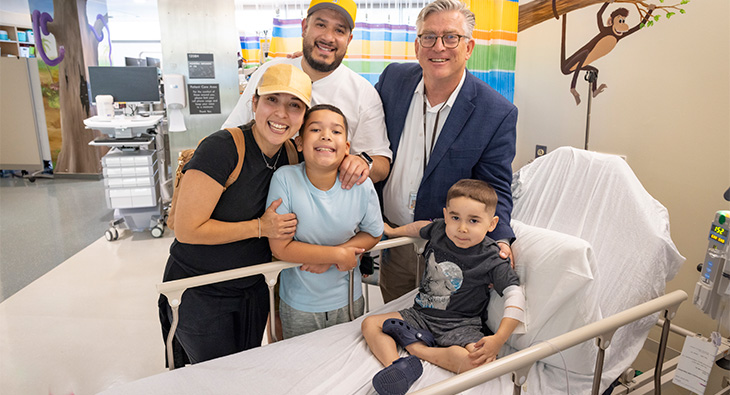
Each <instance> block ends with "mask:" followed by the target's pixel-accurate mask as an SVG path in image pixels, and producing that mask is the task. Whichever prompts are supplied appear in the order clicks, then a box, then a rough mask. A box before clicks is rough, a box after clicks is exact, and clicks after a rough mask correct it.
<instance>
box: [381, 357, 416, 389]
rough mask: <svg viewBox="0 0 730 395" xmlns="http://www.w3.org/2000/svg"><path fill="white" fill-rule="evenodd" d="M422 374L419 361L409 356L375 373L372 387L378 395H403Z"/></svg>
mask: <svg viewBox="0 0 730 395" xmlns="http://www.w3.org/2000/svg"><path fill="white" fill-rule="evenodd" d="M422 374H423V365H421V360H420V359H418V358H417V357H416V356H413V355H409V356H407V357H403V358H400V359H398V360H396V361H395V362H393V364H392V365H390V366H388V367H387V368H384V369H383V370H381V371H379V372H378V373H376V374H375V377H373V387H375V391H377V393H378V394H379V395H404V394H405V393H406V392H408V389H409V388H411V386H412V385H413V383H415V382H416V380H418V378H419V377H421V375H422Z"/></svg>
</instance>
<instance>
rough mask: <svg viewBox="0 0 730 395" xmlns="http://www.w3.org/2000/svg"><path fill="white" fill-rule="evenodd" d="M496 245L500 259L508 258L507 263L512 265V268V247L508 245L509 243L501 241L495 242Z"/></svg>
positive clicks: (513, 259) (513, 260) (513, 261)
mask: <svg viewBox="0 0 730 395" xmlns="http://www.w3.org/2000/svg"><path fill="white" fill-rule="evenodd" d="M497 245H498V246H499V256H500V257H501V258H502V259H507V258H509V263H510V264H511V265H512V269H514V268H515V257H514V256H513V255H512V247H510V246H509V244H507V243H503V242H497Z"/></svg>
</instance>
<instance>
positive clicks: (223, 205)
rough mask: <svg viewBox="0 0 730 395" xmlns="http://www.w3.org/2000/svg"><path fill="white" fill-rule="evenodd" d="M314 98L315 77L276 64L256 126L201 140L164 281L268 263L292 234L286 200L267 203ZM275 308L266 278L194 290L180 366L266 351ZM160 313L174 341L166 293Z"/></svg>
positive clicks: (261, 90)
mask: <svg viewBox="0 0 730 395" xmlns="http://www.w3.org/2000/svg"><path fill="white" fill-rule="evenodd" d="M311 96H312V81H311V80H310V79H309V77H308V76H307V74H305V73H304V72H303V71H302V70H300V69H298V68H296V67H294V66H292V65H288V64H279V65H274V66H272V67H270V68H268V69H267V70H266V72H265V74H264V75H263V77H262V79H261V83H260V84H259V86H258V89H257V94H256V95H254V98H253V109H254V114H255V115H254V120H253V121H251V122H249V123H247V124H245V125H241V126H240V127H239V128H233V129H229V130H220V131H218V132H215V133H213V134H211V135H210V136H208V137H206V138H205V139H203V140H202V141H201V142H200V144H199V145H198V147H197V148H196V149H195V153H194V155H193V157H192V158H191V159H190V161H189V162H188V163H187V164H185V166H184V168H183V172H184V177H183V178H182V179H181V182H180V186H179V188H180V190H179V191H176V193H177V194H179V196H178V199H177V201H176V203H175V205H176V207H175V221H174V222H175V241H174V242H173V243H172V246H171V247H170V257H169V259H168V261H167V266H166V267H165V273H164V276H163V281H172V280H178V279H182V278H187V277H191V276H197V275H201V274H207V273H213V272H219V271H223V270H229V269H235V268H240V267H245V266H251V265H256V264H260V263H265V262H270V261H271V250H270V249H269V242H268V238H290V237H292V235H293V234H294V232H295V231H296V225H297V220H296V216H295V215H294V214H285V215H278V214H277V213H276V208H277V207H278V206H279V205H280V204H281V200H279V201H276V202H274V203H272V204H271V205H270V206H269V207H265V203H266V196H267V194H268V191H269V184H270V182H271V176H272V175H273V173H274V170H276V169H277V168H279V167H281V166H284V165H287V164H289V163H291V162H294V163H295V162H296V161H297V159H296V158H297V154H296V150H295V149H294V146H293V144H292V142H291V138H292V137H293V136H294V134H296V133H297V132H298V131H299V128H300V127H301V125H302V122H303V119H304V113H305V112H306V110H307V108H309V105H310V100H311ZM287 146H288V147H287ZM289 150H291V153H292V154H291V156H290V155H289V152H288V151H289ZM283 151H284V152H283ZM282 152H283V153H282ZM237 172H238V173H237ZM236 173H237V174H238V175H237V176H236ZM268 305H269V303H268V287H267V286H266V283H265V281H264V277H263V276H254V277H247V278H242V279H239V280H233V281H228V282H225V283H221V284H213V285H206V286H202V287H197V288H191V289H188V290H187V291H185V297H184V298H183V303H182V304H181V305H180V307H179V323H178V325H177V329H176V331H175V335H174V343H173V344H175V345H176V346H177V347H176V348H177V352H176V354H175V357H174V359H175V362H176V363H175V365H176V366H182V364H183V363H184V362H185V361H186V360H187V361H189V362H192V363H197V362H202V361H206V360H209V359H213V358H217V357H221V356H224V355H228V354H232V353H235V352H239V351H243V350H246V349H249V348H253V347H256V346H259V345H260V344H261V340H262V338H263V334H264V328H265V326H266V317H267V314H268ZM159 312H160V321H161V324H162V332H163V337H164V338H165V340H166V338H167V336H168V333H169V329H170V323H171V322H172V311H171V309H170V307H169V305H168V303H167V300H166V299H165V297H164V296H161V297H160V301H159ZM179 346H182V349H180V348H179ZM178 357H179V358H178ZM169 363H172V361H168V364H169Z"/></svg>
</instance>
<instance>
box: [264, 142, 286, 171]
mask: <svg viewBox="0 0 730 395" xmlns="http://www.w3.org/2000/svg"><path fill="white" fill-rule="evenodd" d="M279 156H281V147H279V153H278V154H276V159H274V164H273V165H270V164H269V161H268V160H266V155H264V151H261V157H262V158H263V159H264V163H265V164H266V168H267V169H269V170H276V164H277V163H278V162H279Z"/></svg>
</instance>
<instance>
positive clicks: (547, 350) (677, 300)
mask: <svg viewBox="0 0 730 395" xmlns="http://www.w3.org/2000/svg"><path fill="white" fill-rule="evenodd" d="M685 300H687V293H686V292H684V291H681V290H678V291H674V292H671V293H669V294H666V295H664V296H660V297H658V298H656V299H652V300H650V301H648V302H646V303H642V304H640V305H638V306H636V307H632V308H630V309H627V310H624V311H622V312H620V313H617V314H614V315H612V316H610V317H607V318H604V319H602V320H600V321H597V322H594V323H592V324H588V325H586V326H583V327H580V328H578V329H575V330H573V331H570V332H568V333H565V334H562V335H560V336H557V337H554V338H552V339H550V340H548V341H545V342H541V343H538V344H535V345H534V346H531V347H528V348H526V349H524V350H521V351H518V352H516V353H514V354H510V355H507V356H505V357H503V358H499V359H497V360H496V361H494V362H491V363H488V364H486V365H482V366H480V367H477V368H474V369H472V370H469V371H467V372H464V373H461V374H458V375H456V376H453V377H451V378H449V379H446V380H444V381H441V382H439V383H436V384H434V385H431V386H429V387H426V388H423V389H421V390H419V391H416V392H414V394H420V395H426V394H434V395H443V394H457V393H459V392H462V391H466V390H467V389H469V388H472V387H475V386H477V385H479V384H482V383H486V382H487V381H490V380H492V379H495V378H497V377H499V376H502V375H505V374H508V373H511V374H512V382H513V383H514V387H513V388H514V389H513V393H514V394H515V395H518V394H520V393H521V391H522V385H523V384H524V383H525V382H526V380H527V374H528V372H529V371H530V368H531V367H532V365H533V364H534V363H535V362H537V361H539V360H541V359H543V358H546V357H549V356H551V355H553V354H556V353H558V352H560V351H563V350H566V349H568V348H570V347H573V346H575V345H578V344H580V343H583V342H585V341H587V340H590V339H596V345H597V346H598V355H597V357H596V369H595V371H594V376H593V377H594V378H593V389H592V392H591V393H592V394H598V391H599V386H600V383H601V375H602V372H603V359H604V355H605V351H606V349H607V348H608V346H610V344H611V338H612V337H613V334H614V333H615V332H616V330H617V329H618V328H620V327H622V326H624V325H626V324H628V323H631V322H633V321H636V320H639V319H641V318H643V317H646V316H649V315H651V314H654V313H657V312H660V311H663V312H664V314H663V317H662V318H663V320H664V322H663V325H662V336H661V340H660V343H659V352H658V353H657V360H656V369H655V372H654V393H655V394H661V372H662V365H663V363H664V350H666V346H667V337H668V335H669V329H670V325H671V322H670V321H671V319H673V318H674V316H675V315H676V313H677V309H678V308H679V305H680V304H681V303H682V302H684V301H685Z"/></svg>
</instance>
